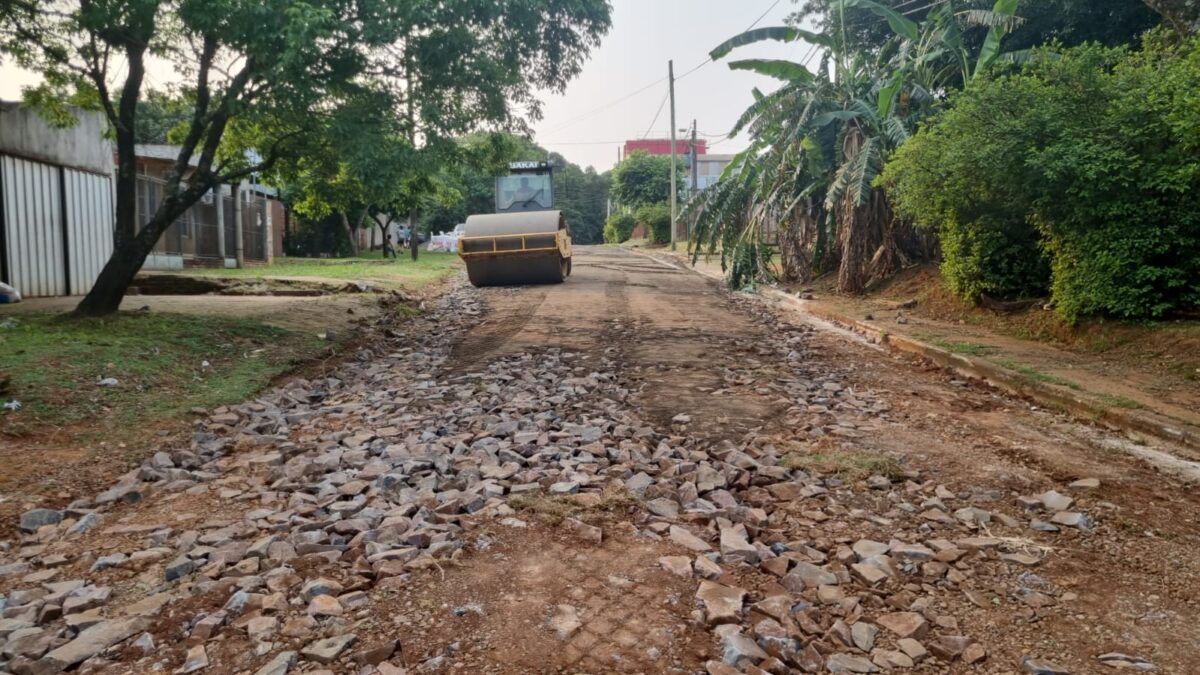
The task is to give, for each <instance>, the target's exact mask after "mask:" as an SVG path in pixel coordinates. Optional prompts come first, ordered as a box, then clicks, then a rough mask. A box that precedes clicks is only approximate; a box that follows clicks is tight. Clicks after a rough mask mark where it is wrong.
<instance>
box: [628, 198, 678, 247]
mask: <svg viewBox="0 0 1200 675" xmlns="http://www.w3.org/2000/svg"><path fill="white" fill-rule="evenodd" d="M634 218H635V219H636V220H637V222H639V223H641V224H642V225H645V226H646V236H647V237H648V238H649V239H650V241H651V242H653V243H655V244H665V243H667V242H669V241H671V206H670V205H669V204H666V203H659V204H647V205H645V206H643V207H641V208H639V209H638V210H637V213H636V214H634Z"/></svg>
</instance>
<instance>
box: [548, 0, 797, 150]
mask: <svg viewBox="0 0 1200 675" xmlns="http://www.w3.org/2000/svg"><path fill="white" fill-rule="evenodd" d="M612 4H613V27H612V30H611V31H610V32H609V34H608V35H607V36H606V37H605V38H604V41H603V43H602V44H601V46H600V48H599V49H597V50H595V51H594V52H593V53H592V56H591V59H590V60H589V61H588V63H587V65H586V66H585V67H584V69H583V72H582V73H581V74H580V76H579V77H578V78H576V79H575V80H574V81H572V82H571V84H570V85H569V86H568V87H567V90H566V92H565V93H564V94H563V95H547V96H546V97H545V102H546V105H545V108H544V111H543V112H544V113H545V119H544V120H542V121H541V122H540V123H538V124H537V125H536V127H535V129H536V131H537V136H536V140H537V142H538V143H540V144H541V145H542V146H544V147H547V148H549V149H550V150H553V151H555V152H560V153H562V154H563V155H564V156H566V157H567V159H569V160H571V161H573V162H576V163H578V164H581V165H584V166H587V165H589V164H590V165H592V166H595V167H596V168H597V169H598V170H604V169H607V168H610V167H611V166H612V165H613V164H614V163H616V160H617V148H619V147H620V146H621V145H622V144H623V143H624V141H625V140H626V139H631V138H642V137H643V136H644V135H645V134H646V132H647V130H650V132H651V133H650V137H651V138H654V137H658V138H667V137H668V136H669V135H670V130H671V125H670V124H669V119H670V117H669V113H670V110H669V104H668V106H663V109H662V114H661V115H659V116H658V120H657V121H656V122H655V123H654V125H653V128H651V121H653V120H654V118H655V112H656V111H657V110H658V108H659V105H660V104H661V103H662V102H663V98H664V97H665V96H666V95H667V83H666V75H667V60H668V59H674V60H675V75H676V77H680V76H681V75H683V74H684V73H687V72H688V71H689V70H691V69H693V68H695V67H696V66H698V65H700V64H701V63H704V62H705V60H707V58H708V52H709V50H711V49H712V48H713V47H715V46H717V45H718V44H720V43H721V42H723V41H725V40H726V39H728V38H730V37H732V36H734V35H736V34H738V33H740V32H742V31H744V30H745V29H747V28H749V27H750V24H752V23H753V22H754V21H755V20H756V19H758V18H759V17H760V16H762V14H763V13H764V12H767V14H766V16H765V17H764V18H763V20H762V21H761V22H760V23H759V24H758V25H759V26H773V25H779V24H781V23H782V22H783V18H784V17H785V16H787V15H788V14H789V13H791V12H793V11H794V9H795V6H794V5H793V3H792V0H780V1H779V2H776V0H742V1H740V2H735V1H733V0H613V3H612ZM773 5H774V7H773V8H772V6H773ZM768 8H771V9H770V11H769V12H768V11H767V10H768ZM809 49H810V45H808V44H807V43H803V42H797V43H793V44H788V45H780V44H777V43H764V44H762V45H755V46H751V47H744V48H742V49H741V50H739V51H736V52H734V54H733V58H749V57H764V58H790V59H793V60H798V59H802V58H804V57H805V56H806V55H808V53H809ZM726 60H728V57H727V59H726ZM659 78H662V79H663V81H662V82H661V83H659V84H656V85H654V86H653V87H650V88H649V89H646V90H645V91H642V92H641V93H638V94H636V95H634V96H631V97H629V98H627V99H625V100H620V101H619V102H617V101H618V100H619V99H622V98H623V97H625V96H628V95H629V94H632V93H633V92H635V91H638V90H640V89H643V88H644V87H646V86H647V85H649V84H651V83H653V82H654V81H655V80H657V79H659ZM755 86H758V87H759V88H761V89H764V90H769V89H773V88H774V87H775V86H776V84H774V81H773V80H771V79H769V78H765V77H761V76H758V75H754V74H751V73H746V72H743V71H731V70H729V68H728V67H727V66H726V65H725V62H723V61H721V62H716V63H709V64H707V65H705V66H703V67H701V68H700V69H699V70H697V71H696V72H694V73H692V74H690V75H687V76H686V77H683V78H682V79H680V80H678V81H677V82H676V83H675V99H676V108H675V115H676V127H677V128H680V129H682V128H684V127H689V126H691V123H692V120H693V119H696V120H697V126H698V127H699V130H700V132H701V133H703V134H709V135H711V136H714V137H715V138H709V139H708V140H709V144H710V146H711V145H712V144H713V142H714V141H718V143H717V145H715V146H713V147H712V148H711V150H710V152H714V153H717V152H720V153H726V152H736V151H738V150H741V149H744V148H745V145H746V144H745V139H744V138H743V137H738V138H734V139H731V140H726V141H721V140H720V138H719V137H720V136H722V135H724V134H725V133H727V132H728V131H729V129H730V127H732V126H733V123H734V122H735V121H736V120H737V118H738V116H739V115H740V114H741V112H742V111H743V110H745V108H746V107H747V106H748V105H750V102H751V101H752V100H753V97H752V96H751V94H750V91H751V89H752V88H753V87H755ZM610 104H612V105H610ZM600 108H603V109H601V110H598V111H597V109H600ZM589 113H591V114H589ZM585 144H586V145H585Z"/></svg>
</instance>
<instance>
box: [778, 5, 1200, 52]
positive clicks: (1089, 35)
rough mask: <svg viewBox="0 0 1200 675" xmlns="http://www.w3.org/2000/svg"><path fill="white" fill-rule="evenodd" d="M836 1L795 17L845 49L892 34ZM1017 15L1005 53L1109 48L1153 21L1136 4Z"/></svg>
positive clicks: (910, 9)
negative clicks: (1091, 45)
mask: <svg viewBox="0 0 1200 675" xmlns="http://www.w3.org/2000/svg"><path fill="white" fill-rule="evenodd" d="M1154 1H1155V0H1151V2H1154ZM1166 1H1167V2H1170V1H1171V0H1166ZM1184 1H1185V2H1186V0H1184ZM836 2H838V0H804V2H803V4H802V5H801V6H800V9H799V11H798V12H797V14H796V18H797V20H808V19H811V20H814V21H815V22H816V23H817V25H818V27H819V28H820V29H821V31H822V32H824V33H826V34H834V33H835V32H836V33H841V32H842V31H843V30H844V32H845V38H846V45H847V47H848V48H851V49H861V50H873V49H878V48H879V47H881V46H882V45H883V44H884V43H885V42H887V40H888V39H890V38H891V37H892V35H893V34H894V33H893V31H892V29H891V27H890V26H889V25H888V23H887V21H885V20H883V19H882V18H881V17H880V16H879V15H878V14H876V13H875V12H873V11H871V9H870V8H869V7H866V6H848V7H846V10H845V15H844V17H843V16H842V15H841V14H839V13H838V12H836V11H834V5H835V3H836ZM880 4H881V5H884V6H887V7H891V8H895V9H896V10H897V11H898V12H900V13H901V14H903V15H904V16H905V17H907V18H908V19H910V20H912V21H915V22H918V23H920V22H922V21H924V20H925V19H926V18H927V17H928V16H929V13H930V12H933V11H936V10H937V8H938V6H939V5H940V4H941V3H928V2H919V3H912V2H907V1H906V0H880ZM994 4H995V0H959V1H958V2H956V3H955V7H956V9H957V10H958V11H959V12H964V13H965V12H972V11H983V10H990V9H992V7H993V6H994ZM1017 15H1018V16H1020V17H1021V18H1022V19H1023V21H1022V22H1021V23H1020V25H1018V26H1016V27H1015V28H1014V30H1013V31H1012V33H1011V34H1010V35H1009V36H1008V37H1007V39H1006V40H1005V49H1007V50H1009V51H1022V50H1025V49H1030V48H1032V47H1037V46H1039V45H1042V44H1046V43H1047V42H1051V41H1055V42H1058V43H1059V44H1061V45H1062V46H1064V47H1071V46H1074V45H1078V44H1083V43H1085V42H1098V43H1100V44H1102V45H1109V46H1116V45H1122V44H1137V42H1138V41H1139V39H1140V38H1141V36H1142V35H1143V34H1145V33H1146V31H1148V30H1150V29H1151V28H1153V27H1154V26H1156V25H1158V22H1159V17H1158V16H1157V15H1156V13H1155V11H1154V10H1152V9H1151V8H1150V7H1148V6H1147V5H1146V4H1145V3H1143V2H1140V1H1138V0H1036V1H1031V0H1024V1H1022V2H1020V3H1019V6H1018V8H1017ZM968 40H969V44H970V46H971V47H972V48H974V49H978V48H979V47H980V46H981V44H982V40H983V37H982V35H980V34H975V35H972V36H968Z"/></svg>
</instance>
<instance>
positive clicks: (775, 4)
mask: <svg viewBox="0 0 1200 675" xmlns="http://www.w3.org/2000/svg"><path fill="white" fill-rule="evenodd" d="M782 1H783V0H775V1H774V2H772V3H771V5H770V6H769V7H767V9H766V11H764V12H763V13H762V14H760V15H759V17H758V18H757V19H755V20H754V22H753V23H751V24H750V26H749V27H748V28H746V30H748V31H749V30H754V28H755V27H756V26H758V24H759V23H760V22H762V20H763V19H765V18H767V15H768V14H770V13H771V11H772V10H774V9H775V8H776V7H778V6H779V3H780V2H782ZM917 1H919V0H917ZM710 63H712V57H711V56H710V57H709V58H707V59H705V60H704V61H703V62H702V63H700V64H699V65H697V66H696V67H694V68H692V69H691V70H689V71H687V72H685V73H684V74H682V75H679V76H678V77H676V78H675V80H676V81H678V80H681V79H683V78H685V77H687V76H688V75H691V74H692V73H694V72H696V71H697V70H700V69H701V68H703V67H704V66H707V65H708V64H710ZM666 81H667V78H665V77H660V78H659V79H657V80H655V81H653V82H651V83H650V84H647V85H646V86H644V87H641V88H640V89H635V90H634V91H632V92H630V93H628V94H626V95H624V96H622V97H620V98H617V99H614V100H612V101H610V102H608V103H605V104H604V105H602V106H599V107H596V108H593V109H591V110H589V111H587V112H585V113H582V114H580V115H578V116H576V117H573V118H571V119H569V120H567V121H566V122H563V123H562V124H559V125H558V126H555V127H553V128H551V129H547V130H546V131H544V132H543V133H544V134H546V135H550V134H554V133H557V132H559V131H562V130H563V129H566V128H567V127H570V126H573V125H575V124H576V123H577V122H582V121H583V120H585V119H588V118H590V117H593V116H594V115H597V114H599V113H602V112H604V111H605V110H608V109H609V108H612V107H613V106H615V105H617V104H619V103H624V102H625V101H628V100H629V99H631V98H633V97H634V96H637V95H638V94H641V93H643V92H646V91H649V90H650V89H653V88H654V87H657V86H658V85H660V84H662V83H663V82H666ZM661 108H662V105H660V106H659V109H660V113H661ZM655 117H656V119H657V115H656V116H655ZM650 126H654V124H653V123H651V125H650Z"/></svg>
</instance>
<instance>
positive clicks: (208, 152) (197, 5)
mask: <svg viewBox="0 0 1200 675" xmlns="http://www.w3.org/2000/svg"><path fill="white" fill-rule="evenodd" d="M14 5H15V6H14V7H13V8H12V9H11V10H10V11H9V12H7V13H6V14H5V15H4V17H3V18H0V21H3V23H4V29H3V30H2V31H0V35H3V36H4V38H5V40H4V43H3V45H2V48H3V50H4V51H5V52H6V53H8V54H10V55H11V56H12V57H13V58H14V60H16V61H17V62H18V63H19V64H20V65H22V66H25V67H27V68H30V69H33V70H35V71H38V72H40V73H41V74H42V75H43V77H44V83H43V84H42V85H41V86H40V87H39V88H38V89H37V90H35V94H40V95H37V96H35V98H37V99H38V100H39V101H41V102H43V103H47V102H53V101H63V100H68V99H70V98H71V97H72V96H75V97H78V96H80V95H83V96H85V97H88V98H90V99H91V100H92V101H94V104H95V105H96V106H97V107H99V108H100V109H102V110H103V111H104V113H105V114H106V116H107V118H108V122H109V125H110V126H111V128H112V130H113V133H114V135H115V138H116V148H117V180H116V227H115V237H114V250H113V254H112V257H111V258H110V259H109V261H108V262H107V264H106V265H105V266H104V268H103V269H102V270H101V272H100V275H99V277H98V279H97V281H96V283H95V285H94V286H93V287H92V289H91V291H90V292H89V293H88V294H87V296H86V297H85V298H84V299H83V300H82V301H81V302H80V303H79V306H78V307H77V308H76V313H78V314H81V315H102V314H108V313H111V312H114V311H116V309H117V308H118V307H119V306H120V304H121V299H122V298H123V297H124V295H125V291H126V289H127V288H128V286H129V284H130V282H131V281H132V280H133V277H134V275H135V274H136V273H137V271H138V269H140V268H141V265H142V263H143V262H144V261H145V258H146V256H147V254H149V252H150V251H151V249H152V248H153V247H154V245H155V242H157V241H158V239H159V237H160V236H161V235H162V233H163V231H165V230H166V228H167V227H168V226H169V225H170V224H171V223H172V222H173V221H174V220H175V219H176V218H178V217H179V216H180V215H181V214H182V213H183V212H184V211H186V210H187V209H188V208H189V207H190V206H191V205H193V204H194V203H196V202H197V201H198V200H199V199H200V198H201V197H202V196H203V195H204V194H205V193H206V192H208V191H209V190H211V189H212V188H213V187H214V186H216V185H218V184H222V183H234V182H237V181H240V180H241V179H242V178H244V177H247V176H249V175H251V174H253V173H256V172H261V171H264V170H266V169H268V168H270V166H271V165H272V164H273V163H274V162H275V161H276V160H277V159H278V157H279V155H280V153H281V152H282V151H283V150H284V148H285V146H286V145H287V144H288V142H289V141H291V140H293V139H294V138H296V137H298V136H300V135H302V134H303V133H304V132H305V130H306V129H307V127H308V124H309V123H310V120H312V119H316V118H320V117H321V113H322V112H323V110H324V108H325V107H326V106H328V105H329V103H330V102H331V99H332V100H336V97H337V94H338V91H339V90H340V89H341V87H342V86H343V85H345V84H346V83H347V82H349V81H351V80H352V79H353V78H354V77H356V76H358V75H359V74H360V73H361V72H362V66H363V64H364V63H365V61H366V57H367V53H368V50H369V49H371V48H372V47H373V46H375V45H378V44H379V37H380V36H378V35H377V34H376V33H375V32H374V31H371V30H367V29H366V28H365V27H367V26H371V25H374V24H375V23H376V22H377V21H381V20H383V18H384V14H385V13H386V11H385V10H387V5H386V4H385V3H382V2H370V1H366V0H364V1H363V2H352V1H351V0H310V1H309V2H306V3H304V4H302V5H297V4H296V3H292V2H287V1H286V0H228V1H226V2H221V3H209V2H200V1H198V0H117V1H114V2H104V3H96V2H89V1H87V0H77V1H64V2H62V3H39V2H35V1H33V0H15V2H14ZM151 55H153V56H157V57H159V58H163V59H166V60H168V61H169V62H170V63H171V64H172V65H173V66H174V67H175V69H176V71H178V72H181V73H186V74H188V76H189V81H188V83H187V85H186V88H187V90H188V95H189V98H190V99H191V101H192V110H191V114H190V119H189V121H188V122H187V124H186V129H185V130H184V131H183V132H182V134H181V138H180V150H179V153H178V155H177V156H176V159H175V163H174V166H173V170H172V171H171V173H170V175H169V176H168V178H167V184H166V186H165V190H164V192H165V198H164V199H163V200H162V202H161V204H160V205H159V206H158V208H157V210H156V211H155V213H153V214H150V215H149V217H148V218H147V219H146V220H145V223H144V225H142V227H141V228H140V229H139V228H138V225H137V222H136V199H137V192H136V190H137V183H136V180H137V167H136V162H135V155H134V144H135V143H136V140H137V110H138V102H139V100H140V99H141V96H142V89H143V85H144V83H145V79H146V70H147V61H148V58H149V57H150V56H151ZM122 73H123V75H122ZM237 125H241V126H244V127H246V128H253V127H257V128H258V129H259V130H260V138H261V140H262V145H261V146H260V150H261V154H260V155H258V157H256V158H254V159H250V158H248V156H247V155H246V154H245V153H242V152H239V151H237V150H236V149H234V148H231V147H229V146H228V144H226V143H223V141H224V140H225V136H226V132H227V131H228V130H229V129H231V128H232V127H234V126H237ZM185 177H186V180H185Z"/></svg>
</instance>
